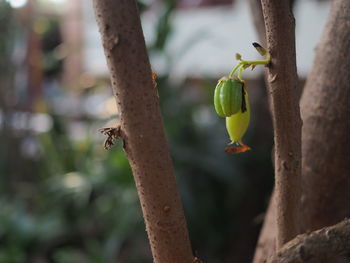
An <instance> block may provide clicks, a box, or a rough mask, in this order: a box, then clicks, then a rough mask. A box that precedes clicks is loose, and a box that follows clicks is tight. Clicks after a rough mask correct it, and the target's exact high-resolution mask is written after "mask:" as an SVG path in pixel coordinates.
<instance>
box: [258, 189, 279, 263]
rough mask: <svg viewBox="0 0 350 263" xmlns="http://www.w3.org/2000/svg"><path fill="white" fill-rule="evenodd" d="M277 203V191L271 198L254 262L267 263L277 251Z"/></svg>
mask: <svg viewBox="0 0 350 263" xmlns="http://www.w3.org/2000/svg"><path fill="white" fill-rule="evenodd" d="M276 236H277V227H276V204H275V192H273V193H272V196H271V198H270V203H269V207H268V209H267V211H266V214H265V219H264V224H263V226H262V228H261V232H260V236H259V240H258V244H257V245H256V250H255V253H254V258H253V263H265V262H266V260H267V259H268V258H270V257H271V256H272V255H273V254H274V253H275V251H276Z"/></svg>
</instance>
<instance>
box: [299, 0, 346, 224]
mask: <svg viewBox="0 0 350 263" xmlns="http://www.w3.org/2000/svg"><path fill="white" fill-rule="evenodd" d="M349 39H350V1H349V0H334V1H332V7H331V11H330V14H329V18H328V21H327V24H326V26H325V29H324V32H323V35H322V37H321V40H320V43H319V44H318V45H317V49H316V56H315V61H314V65H313V68H312V71H311V73H310V75H309V77H308V79H307V82H306V85H305V88H304V93H303V96H302V100H301V111H302V117H303V120H304V125H303V177H302V182H303V184H302V185H303V199H302V200H303V203H302V211H303V213H305V214H306V213H307V217H305V220H303V221H302V222H301V223H302V227H303V230H304V231H310V230H311V231H312V230H314V229H319V228H321V227H324V226H327V225H332V224H335V223H336V222H339V221H340V220H342V219H343V218H345V217H350V206H349V203H348V202H345V201H344V200H350V190H349V189H350V176H349V175H350V162H349V156H350V147H349V145H350V136H349V134H350V121H349V116H350V103H349V102H350V45H349Z"/></svg>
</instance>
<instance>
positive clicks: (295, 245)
mask: <svg viewBox="0 0 350 263" xmlns="http://www.w3.org/2000/svg"><path fill="white" fill-rule="evenodd" d="M349 252H350V220H349V219H347V220H344V221H342V222H340V223H338V224H336V225H334V226H330V227H326V228H323V229H320V230H317V231H314V232H312V233H309V234H302V235H299V236H297V237H296V238H294V239H293V240H291V241H289V242H288V243H287V244H285V245H284V246H283V248H282V249H281V250H280V251H279V252H278V253H277V255H276V256H275V257H274V258H273V259H272V260H270V261H269V262H270V263H299V262H308V263H319V262H325V261H327V260H332V259H335V258H336V257H337V256H341V255H344V254H346V253H349Z"/></svg>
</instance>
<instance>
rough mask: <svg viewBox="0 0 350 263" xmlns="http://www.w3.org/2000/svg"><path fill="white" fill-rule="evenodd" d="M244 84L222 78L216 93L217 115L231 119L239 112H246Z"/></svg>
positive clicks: (232, 79) (233, 79) (236, 80)
mask: <svg viewBox="0 0 350 263" xmlns="http://www.w3.org/2000/svg"><path fill="white" fill-rule="evenodd" d="M242 98H243V82H241V81H239V80H238V79H235V78H227V77H224V78H221V79H220V80H219V83H218V84H217V85H216V88H215V93H214V106H215V111H216V113H217V114H218V115H219V116H221V117H230V116H231V115H233V114H235V113H237V112H238V111H239V110H242V111H243V112H244V111H245V105H242V104H244V103H243V99H242Z"/></svg>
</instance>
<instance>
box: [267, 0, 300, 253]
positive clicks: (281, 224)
mask: <svg viewBox="0 0 350 263" xmlns="http://www.w3.org/2000/svg"><path fill="white" fill-rule="evenodd" d="M261 3H262V9H263V15H264V21H265V28H266V41H267V46H268V49H269V52H270V54H271V59H272V60H271V65H270V66H269V67H268V70H267V75H268V76H267V80H268V91H269V94H270V103H271V109H272V120H273V126H274V134H275V136H274V138H275V139H274V142H275V194H276V199H275V202H276V217H277V248H279V247H281V246H282V245H283V244H284V243H286V242H287V241H289V240H291V239H292V238H293V237H295V236H296V235H297V234H298V233H299V230H298V213H299V200H300V173H301V119H300V110H299V100H298V97H299V96H298V94H299V89H298V76H297V70H296V58H295V21H294V17H293V14H292V10H291V3H290V1H288V0H261Z"/></svg>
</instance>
